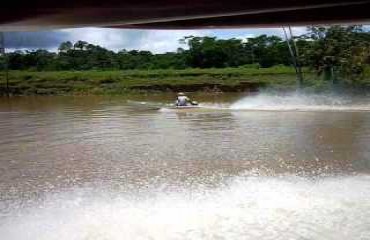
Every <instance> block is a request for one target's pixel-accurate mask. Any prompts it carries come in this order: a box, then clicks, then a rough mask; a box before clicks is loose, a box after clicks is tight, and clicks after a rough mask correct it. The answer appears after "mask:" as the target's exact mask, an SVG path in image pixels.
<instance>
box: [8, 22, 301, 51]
mask: <svg viewBox="0 0 370 240" xmlns="http://www.w3.org/2000/svg"><path fill="white" fill-rule="evenodd" d="M305 29H306V28H305V27H300V28H293V31H294V34H295V35H299V34H302V33H304V32H305ZM260 34H267V35H279V36H283V31H282V29H281V28H254V29H227V30H226V29H224V30H217V29H212V30H175V31H174V30H121V29H106V28H77V29H63V30H54V31H43V32H10V33H6V34H5V43H6V47H7V48H8V49H9V50H10V51H12V50H15V49H38V48H43V49H48V50H51V51H56V49H57V48H58V46H59V44H60V43H61V42H63V41H72V42H75V41H77V40H84V41H87V42H89V43H92V44H97V45H100V46H103V47H105V48H108V49H111V50H114V51H119V50H121V49H128V50H132V49H138V50H149V51H152V52H155V53H162V52H168V51H176V49H177V48H178V47H185V46H181V45H180V44H179V42H178V40H179V39H181V38H182V37H184V36H189V35H193V36H215V37H218V38H233V37H234V38H247V37H253V36H258V35H260Z"/></svg>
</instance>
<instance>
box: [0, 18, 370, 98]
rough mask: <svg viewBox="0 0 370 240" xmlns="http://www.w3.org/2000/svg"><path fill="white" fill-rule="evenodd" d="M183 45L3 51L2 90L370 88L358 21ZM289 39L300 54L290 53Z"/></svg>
mask: <svg viewBox="0 0 370 240" xmlns="http://www.w3.org/2000/svg"><path fill="white" fill-rule="evenodd" d="M179 42H180V43H181V44H183V45H186V49H183V48H179V49H177V51H176V52H168V53H160V54H157V53H152V52H150V51H138V50H131V51H127V50H125V49H123V50H121V51H118V52H113V51H111V50H108V49H105V48H103V47H101V46H98V45H93V44H90V43H88V42H85V41H81V40H80V41H77V42H75V43H74V44H73V43H72V42H69V41H67V42H63V43H61V44H60V46H59V48H58V52H49V51H47V50H44V49H38V50H26V51H14V52H9V53H6V54H2V55H1V56H0V70H1V72H0V95H92V94H94V95H105V94H112V95H113V94H114V95H120V94H128V93H148V92H178V91H185V92H211V93H219V92H255V91H258V90H260V89H265V88H272V89H278V90H283V91H286V90H288V91H289V90H294V89H297V82H299V83H300V82H302V84H300V86H299V87H300V88H303V89H305V90H308V91H325V90H330V89H346V90H351V89H354V90H356V89H362V90H369V89H370V32H369V31H367V29H365V28H363V27H362V26H358V25H352V26H330V27H308V28H307V33H306V34H303V35H301V36H296V37H292V38H290V39H287V40H286V41H285V40H283V39H282V38H280V37H278V36H267V35H260V36H257V37H253V38H247V39H236V38H232V39H217V38H216V37H195V36H187V37H184V38H183V39H180V40H179ZM288 43H289V46H290V45H294V46H296V47H297V49H296V52H294V53H291V54H290V52H289V47H288ZM298 49H299V55H298ZM293 66H294V67H295V68H294V67H293ZM301 69H302V71H303V80H302V81H301V80H300V81H297V78H299V79H300V77H299V75H300V74H298V72H301ZM8 70H9V71H8ZM298 70H299V71H298Z"/></svg>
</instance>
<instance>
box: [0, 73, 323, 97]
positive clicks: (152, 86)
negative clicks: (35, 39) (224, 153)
mask: <svg viewBox="0 0 370 240" xmlns="http://www.w3.org/2000/svg"><path fill="white" fill-rule="evenodd" d="M305 78H306V83H307V84H308V85H309V86H311V87H315V85H317V86H318V83H320V84H319V85H320V87H321V86H322V84H325V82H323V81H317V80H316V79H315V75H314V74H312V73H310V72H308V71H307V72H305ZM5 86H6V82H5V75H4V74H1V75H0V93H1V95H6V90H7V89H6V87H5ZM295 87H296V75H295V72H294V68H293V67H286V66H275V67H271V68H258V69H257V68H254V69H253V68H242V67H239V68H223V69H222V68H221V69H220V68H218V69H215V68H210V69H184V70H169V69H166V70H124V71H92V70H90V71H43V72H36V71H14V70H12V71H10V72H9V91H10V95H105V94H112V95H121V94H128V93H138V94H140V93H148V92H152V93H155V92H178V91H185V92H209V93H221V92H256V91H259V90H260V89H261V88H275V89H295Z"/></svg>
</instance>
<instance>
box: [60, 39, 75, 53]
mask: <svg viewBox="0 0 370 240" xmlns="http://www.w3.org/2000/svg"><path fill="white" fill-rule="evenodd" d="M72 47H73V44H72V43H71V42H70V41H67V42H62V43H61V44H60V45H59V48H58V50H59V52H67V51H69V50H71V49H72Z"/></svg>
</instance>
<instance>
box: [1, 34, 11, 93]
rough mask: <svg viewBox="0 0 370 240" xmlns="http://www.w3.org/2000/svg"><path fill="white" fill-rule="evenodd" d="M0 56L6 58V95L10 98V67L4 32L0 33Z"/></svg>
mask: <svg viewBox="0 0 370 240" xmlns="http://www.w3.org/2000/svg"><path fill="white" fill-rule="evenodd" d="M0 55H3V56H4V61H5V63H4V65H5V66H4V67H5V81H6V95H7V96H8V97H9V96H10V91H9V69H8V67H9V66H8V57H7V55H6V51H5V37H4V33H3V32H0Z"/></svg>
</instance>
